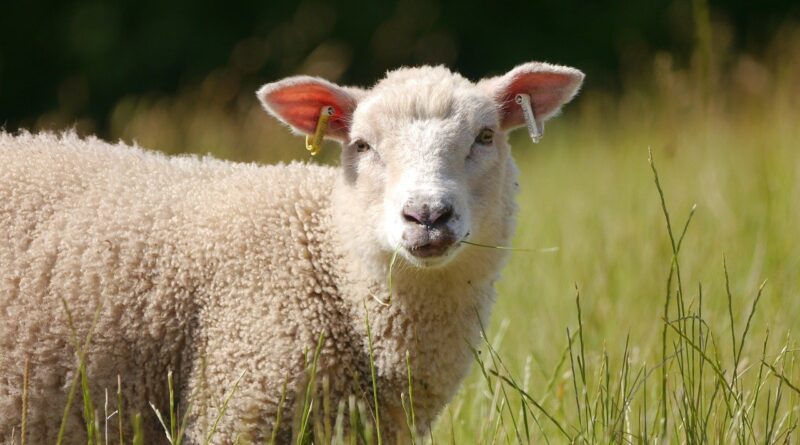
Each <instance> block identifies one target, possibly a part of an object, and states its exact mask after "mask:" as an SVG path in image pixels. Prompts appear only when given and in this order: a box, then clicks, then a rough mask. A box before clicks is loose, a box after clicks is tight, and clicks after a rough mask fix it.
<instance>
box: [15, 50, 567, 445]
mask: <svg viewBox="0 0 800 445" xmlns="http://www.w3.org/2000/svg"><path fill="white" fill-rule="evenodd" d="M582 80H583V73H581V72H580V71H578V70H576V69H574V68H568V67H563V66H558V65H551V64H547V63H540V62H531V63H526V64H523V65H520V66H518V67H516V68H514V69H512V70H511V71H509V72H508V73H506V74H504V75H501V76H498V77H493V78H488V79H484V80H481V81H479V82H475V83H473V82H471V81H469V80H467V79H465V78H464V77H462V76H460V75H459V74H456V73H453V72H451V71H450V70H448V69H447V68H445V67H441V66H438V67H430V66H423V67H416V68H401V69H397V70H395V71H391V72H389V73H387V75H386V76H385V77H384V78H383V79H382V80H380V81H379V82H378V83H377V84H376V85H375V86H374V87H373V88H371V89H360V88H353V87H341V86H338V85H336V84H334V83H331V82H328V81H326V80H324V79H320V78H315V77H308V76H296V77H290V78H287V79H284V80H281V81H278V82H274V83H270V84H267V85H265V86H264V87H263V88H261V89H260V90H259V91H258V93H257V96H258V98H259V99H260V101H261V102H262V104H263V106H264V108H265V109H266V111H267V112H268V113H269V114H271V115H272V116H274V117H276V118H277V119H278V120H280V121H281V122H283V123H285V124H286V125H288V126H289V127H290V128H291V129H292V130H293V131H294V132H296V133H299V134H301V135H303V134H305V135H312V134H314V132H315V131H316V130H317V127H318V125H319V124H320V123H321V122H323V120H322V119H320V114H321V113H330V114H331V115H330V118H329V121H328V122H327V125H326V128H323V129H324V130H325V133H324V135H325V137H327V138H329V139H332V140H335V141H338V142H339V143H341V146H342V152H341V163H340V166H338V167H328V166H320V165H314V164H309V163H297V162H295V163H290V164H288V165H273V166H261V165H253V164H239V163H232V162H226V161H221V160H215V159H211V158H209V157H189V156H178V157H166V156H164V155H161V154H156V153H154V152H149V151H145V150H142V149H140V148H138V147H136V146H133V147H132V146H128V145H125V144H124V143H117V144H109V143H106V142H103V141H101V140H98V139H96V138H86V139H82V138H80V137H78V136H76V135H75V134H73V133H64V134H52V133H39V134H30V133H26V132H23V133H20V134H17V135H12V134H9V133H6V132H2V133H0V264H2V268H1V269H0V371H1V372H2V376H3V378H2V379H0V440H8V438H9V437H10V436H11V434H12V431H15V432H16V433H19V431H20V429H21V422H22V420H21V419H22V409H21V406H22V402H23V401H22V392H23V390H25V391H26V392H27V395H26V403H27V434H28V437H27V439H28V443H47V442H49V443H52V442H54V439H55V437H56V435H57V433H58V428H59V425H60V423H61V416H62V414H63V413H62V411H63V409H64V406H65V405H66V400H67V393H68V390H69V387H70V385H71V382H72V380H73V378H75V375H76V373H77V366H76V364H77V361H78V358H77V351H76V350H77V349H79V348H80V347H81V344H82V342H83V339H84V337H85V336H86V335H87V334H88V333H90V332H92V333H93V334H92V335H93V337H92V339H91V341H90V342H88V348H87V349H86V350H85V351H84V353H85V369H86V373H87V375H88V381H89V384H90V387H91V388H90V390H91V391H90V392H91V395H92V397H93V398H94V400H95V401H97V400H103V397H104V391H109V392H111V393H112V394H113V393H115V392H116V390H117V385H118V382H119V383H120V385H121V387H120V389H121V392H122V394H123V397H124V404H123V406H124V411H123V412H124V414H125V415H124V417H125V418H124V420H125V422H126V423H127V422H128V417H127V416H128V415H129V414H131V413H134V412H137V411H138V412H141V413H142V414H143V416H144V425H143V428H144V431H145V434H146V437H148V438H149V440H154V439H156V438H163V434H164V432H163V429H162V428H161V426H160V425H159V424H158V421H157V419H156V418H155V416H154V414H153V410H152V409H150V406H149V404H150V403H152V404H153V406H155V407H158V408H159V410H160V411H161V412H166V410H167V406H168V405H167V403H168V401H167V397H168V389H167V378H166V375H167V373H168V371H169V370H171V371H172V372H173V373H174V377H175V385H176V388H177V389H176V392H177V395H176V396H177V398H178V403H179V405H180V406H183V407H184V408H185V407H186V406H189V404H191V407H192V415H191V416H190V417H189V421H188V422H189V423H188V427H187V433H186V434H187V440H188V441H189V443H202V442H203V441H204V440H205V438H206V434H207V433H208V432H209V428H210V424H211V423H213V422H215V421H216V420H217V418H219V419H218V421H219V423H218V425H217V427H216V434H215V435H214V436H213V437H212V443H231V442H233V441H234V439H235V438H237V437H238V440H239V442H240V443H248V442H257V441H263V440H266V439H269V438H270V437H271V435H272V431H273V428H277V430H276V433H277V434H278V436H277V437H278V438H279V441H280V442H282V443H283V442H287V441H288V440H289V439H290V437H291V436H292V434H293V432H292V426H291V421H286V420H284V421H283V422H282V423H280V424H277V425H276V422H275V420H276V416H277V411H278V409H279V407H280V409H283V411H284V415H283V418H284V419H287V418H288V419H291V414H287V413H291V412H292V411H293V410H294V409H296V408H297V407H298V406H299V405H301V404H302V398H303V397H304V391H305V388H306V383H307V378H308V377H307V375H308V373H307V365H306V364H307V360H308V358H309V353H314V352H315V350H316V347H317V342H318V340H319V339H320V338H321V339H322V343H321V347H320V349H319V354H318V359H317V365H316V372H317V379H319V381H322V380H326V381H327V390H328V391H329V394H330V397H331V400H332V401H333V402H332V403H333V406H334V407H336V406H337V405H336V404H337V403H338V401H340V400H347V397H348V396H349V395H350V394H355V395H357V396H359V397H362V396H364V394H371V388H372V380H371V374H370V356H371V357H372V358H373V360H374V367H375V372H376V381H377V391H378V407H379V409H380V416H381V431H382V433H383V437H384V439H385V440H386V441H387V443H393V442H394V441H396V440H397V441H400V440H402V439H400V438H401V437H406V436H407V435H408V430H407V426H406V418H405V414H404V411H403V408H402V406H401V393H403V392H405V391H407V390H408V380H407V379H408V374H407V372H408V370H407V365H406V359H407V358H408V360H409V363H410V370H411V374H412V379H413V381H412V385H413V390H414V404H415V406H414V408H415V414H416V425H417V428H418V429H419V430H420V432H425V431H426V430H427V429H428V428H430V426H431V423H432V422H433V421H434V420H435V419H436V416H437V414H438V413H439V411H440V410H441V409H442V408H443V406H444V405H445V404H446V403H447V402H448V401H449V400H450V399H451V398H452V397H453V395H454V393H455V392H456V390H457V388H458V386H459V383H460V382H461V380H462V379H463V378H464V376H465V375H466V373H467V372H468V370H469V367H470V364H471V354H470V345H474V344H476V342H477V341H478V336H479V321H478V320H479V317H480V318H483V319H486V318H488V316H489V313H490V309H491V307H492V304H493V302H494V299H495V293H494V289H493V284H494V282H495V281H496V280H497V279H498V277H499V273H500V269H501V268H502V265H503V264H504V262H505V260H506V255H507V253H506V252H505V251H503V250H497V249H483V248H478V247H474V246H469V245H465V244H464V243H462V242H461V241H472V242H475V243H482V244H491V245H507V244H509V243H510V239H511V236H512V234H513V231H514V221H515V214H516V204H515V194H516V189H517V182H516V181H517V169H516V167H515V164H514V161H513V159H512V157H511V153H510V147H509V144H508V141H507V136H508V133H509V131H510V130H512V129H514V128H516V127H519V126H522V125H524V124H525V123H526V122H525V121H526V117H525V109H524V108H525V107H521V106H519V105H518V104H517V103H515V100H514V99H515V97H517V95H520V94H523V95H527V96H526V98H527V97H529V98H530V103H531V109H530V110H529V111H531V112H532V114H531V115H532V116H533V115H535V119H537V122H535V124H536V125H534V126H533V127H534V128H536V129H539V130H540V129H541V125H542V123H543V122H544V121H545V120H547V119H549V118H550V117H552V116H553V115H555V114H556V113H557V112H558V111H559V109H560V108H561V107H562V105H564V104H565V103H566V102H568V101H569V100H571V99H572V97H573V96H574V95H575V94H576V93H577V91H578V89H579V87H580V85H581V83H582ZM331 107H332V108H331ZM528 123H529V124H530V122H528ZM390 262H393V263H394V264H393V267H392V270H391V274H392V280H387V273H388V272H389V267H390V266H389V264H390ZM390 281H391V283H392V288H391V289H390V288H389V285H388V283H389V282H390ZM95 314H96V315H97V316H96V318H95ZM367 318H368V320H367ZM367 321H369V324H370V333H371V342H370V341H369V337H368V332H367V327H366V326H367ZM370 344H371V346H372V347H371V352H370ZM26 375H27V383H26V384H23V380H24V378H25V376H26ZM118 376H119V380H118ZM234 382H236V383H235V385H234ZM234 386H235V388H236V392H235V394H233V396H232V399H231V402H230V404H229V405H228V408H227V410H226V411H224V413H221V410H222V405H223V403H222V401H223V400H224V399H225V398H226V397H227V396H228V395H229V394H230V391H231V390H232V389H233V387H234ZM282 398H285V400H283V402H281V399H282ZM364 399H366V400H367V402H371V399H370V397H369V396H368V397H364ZM79 405H80V403H75V404H73V409H72V411H71V412H69V413H68V417H67V429H66V436H65V438H66V439H65V443H78V442H80V441H85V437H84V435H85V428H84V427H83V425H84V424H83V422H84V421H83V417H82V416H83V414H82V410H81V408H80V407H79ZM125 428H126V432H127V434H130V429H129V428H130V427H129V426H126V427H125ZM294 434H297V431H295V432H294ZM128 437H130V436H128Z"/></svg>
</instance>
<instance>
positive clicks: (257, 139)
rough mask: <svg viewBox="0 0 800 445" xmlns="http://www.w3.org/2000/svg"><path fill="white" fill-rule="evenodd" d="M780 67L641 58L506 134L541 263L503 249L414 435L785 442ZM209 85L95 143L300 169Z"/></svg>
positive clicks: (792, 374) (785, 202) (788, 150)
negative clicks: (467, 339)
mask: <svg viewBox="0 0 800 445" xmlns="http://www.w3.org/2000/svg"><path fill="white" fill-rule="evenodd" d="M789 35H790V36H791V35H794V36H796V35H797V33H796V32H795V33H794V34H791V33H790V34H789ZM778 40H780V39H778ZM791 54H794V55H795V56H797V55H798V54H800V50H798V48H793V49H792V48H788V49H787V48H782V47H780V48H777V49H775V50H774V51H773V53H771V55H770V54H768V55H766V56H764V60H760V61H755V60H754V59H752V58H748V57H746V56H733V55H729V56H726V57H727V59H726V60H727V63H726V64H719V65H713V66H712V65H710V64H708V63H707V64H706V65H703V64H702V63H700V64H699V65H693V66H694V67H695V68H691V69H687V70H683V71H681V70H678V69H674V68H672V65H671V62H670V59H669V57H667V56H664V57H661V58H659V57H656V59H655V62H656V63H655V65H654V68H652V70H651V69H649V68H648V70H647V71H646V72H647V73H648V74H647V76H649V77H650V80H648V81H646V82H640V83H636V84H631V85H629V86H628V87H626V88H625V89H624V92H622V93H619V94H613V95H612V94H605V93H602V92H599V91H595V90H592V89H591V85H590V87H589V88H588V89H587V91H586V93H585V94H583V95H582V96H580V97H578V98H577V99H576V102H575V104H573V105H570V106H568V107H567V110H566V112H565V114H564V116H563V117H561V118H559V119H556V120H555V121H553V122H552V123H551V124H549V125H548V127H547V131H546V135H545V138H544V140H543V142H542V143H541V144H539V145H536V146H533V145H531V143H530V142H529V141H528V140H527V138H526V137H525V135H524V134H523V133H524V132H522V131H520V132H518V133H516V134H515V135H514V136H513V142H514V143H513V145H514V151H515V156H516V159H517V161H518V164H519V167H520V171H521V178H520V183H521V188H522V190H521V193H520V195H519V197H518V198H519V205H520V217H519V220H518V230H517V236H516V238H515V240H514V246H515V247H519V248H528V249H544V250H545V251H543V252H514V253H513V256H512V260H511V261H510V263H509V265H508V267H507V268H506V270H505V272H504V275H503V279H502V280H501V281H500V282H499V283H498V286H497V287H498V295H499V297H498V303H497V305H496V308H495V311H494V313H493V317H492V319H491V320H486V334H487V335H486V336H487V342H486V344H484V345H483V347H482V350H481V351H482V352H481V353H480V354H478V358H479V363H478V364H476V366H475V368H474V370H473V372H472V374H471V376H470V377H469V378H468V380H467V381H466V382H465V384H464V385H463V387H462V390H461V392H460V393H459V395H458V396H457V397H456V399H455V400H454V401H453V402H452V403H451V404H450V405H449V406H448V407H447V408H446V409H445V410H444V412H443V414H442V417H441V418H440V420H439V421H438V423H437V425H436V428H435V431H434V432H433V433H432V435H431V437H429V438H428V439H427V440H432V441H433V442H435V443H458V444H462V443H541V442H550V443H568V442H573V443H656V442H657V441H658V438H663V442H664V443H701V442H711V443H797V441H798V436H800V431H798V430H797V426H798V422H799V421H800V389H798V387H799V386H800V363H797V360H798V358H800V354H798V341H797V339H796V337H795V335H796V332H795V331H794V330H793V328H795V327H796V326H797V319H798V316H799V315H800V237H799V236H798V227H800V205H799V204H800V125H799V123H800V87H798V85H797V84H796V79H798V78H800V65H798V63H797V60H800V58H798V57H790V55H791ZM792 61H793V62H792ZM697 66H700V68H697ZM703 66H706V68H707V69H706V70H705V71H704V70H703V69H702V67H703ZM709 66H711V67H712V68H713V67H716V69H715V70H711V71H709V70H708V67H709ZM723 67H724V69H723ZM726 70H727V71H726ZM723 71H725V72H726V74H725V75H721V74H719V73H721V72H723ZM714 73H716V74H714ZM217 77H219V78H224V77H225V76H217ZM217 77H214V76H211V77H210V78H209V79H210V80H208V82H207V84H205V85H204V87H203V89H200V90H198V91H199V92H197V93H194V92H191V93H189V92H187V93H184V94H183V95H181V96H179V97H178V98H173V99H153V98H149V99H148V98H145V99H142V98H129V99H126V100H123V101H121V102H120V105H119V106H118V107H117V110H116V111H115V113H114V115H113V117H112V121H111V124H112V125H111V127H112V130H111V131H112V134H113V135H114V136H115V137H123V138H125V139H128V140H131V139H136V140H138V141H139V142H140V143H141V144H142V145H144V146H148V147H155V148H159V149H162V150H164V151H168V152H173V151H177V149H178V147H193V149H194V151H198V152H202V153H206V152H212V153H214V154H216V155H218V156H221V157H226V158H230V159H237V160H256V161H275V160H287V159H291V158H303V157H304V156H305V155H304V153H303V150H302V141H301V140H300V139H299V138H294V137H292V136H290V135H289V134H288V132H287V131H285V130H283V129H282V128H280V127H279V126H278V125H277V124H274V123H272V122H271V121H269V120H268V119H267V118H264V117H263V115H262V112H261V111H260V110H259V109H258V108H257V107H255V106H253V103H252V100H251V99H244V100H237V99H235V98H233V99H232V98H231V97H227V96H225V97H227V98H226V99H221V100H217V99H216V98H218V97H220V95H222V94H223V93H220V91H223V90H224V88H223V86H224V85H223V84H222V83H220V81H219V79H218V78H217ZM226 94H227V93H226ZM243 97H244V96H243ZM247 97H249V96H247ZM275 146H280V147H284V148H283V149H282V150H281V151H274V149H273V148H268V147H275ZM650 150H652V156H653V159H654V161H655V166H656V167H657V169H658V175H659V180H660V186H661V187H662V188H663V193H661V194H660V193H659V189H658V188H657V185H656V182H655V176H654V171H653V169H652V168H651V164H650V163H649V161H648V159H649V151H650ZM337 151H338V150H335V149H334V150H327V153H326V154H325V157H323V158H322V162H335V153H336V152H337ZM662 198H663V199H664V201H665V205H666V210H668V214H669V223H670V226H669V227H671V229H670V228H669V227H668V225H667V217H666V215H665V211H664V210H665V208H664V207H662ZM692 209H694V211H693V213H692ZM690 215H692V219H691V223H690V224H689V225H688V228H687V230H686V231H685V237H684V236H682V234H683V233H684V232H683V231H684V227H685V225H686V221H687V219H688V218H689V217H690ZM679 244H680V250H679V253H678V255H677V259H676V260H675V261H673V258H674V256H673V253H674V251H675V250H677V249H678V245H679ZM551 247H557V248H558V249H557V250H555V249H546V248H551ZM673 249H675V250H673ZM765 281H766V284H764V285H763V291H760V289H761V286H762V284H763V283H764V282H765ZM578 293H579V294H580V310H579V307H578V304H577V303H578V301H577V298H576V296H577V294H578ZM756 302H757V305H756V304H755V303H756ZM754 306H755V307H754ZM570 339H571V341H570ZM231 403H235V400H234V401H232V402H231Z"/></svg>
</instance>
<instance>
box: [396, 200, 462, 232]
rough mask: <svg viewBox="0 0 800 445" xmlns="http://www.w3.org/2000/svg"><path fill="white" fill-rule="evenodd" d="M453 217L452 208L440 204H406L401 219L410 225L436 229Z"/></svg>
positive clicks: (411, 202) (442, 203)
mask: <svg viewBox="0 0 800 445" xmlns="http://www.w3.org/2000/svg"><path fill="white" fill-rule="evenodd" d="M452 216H453V206H452V205H451V204H449V203H445V202H440V203H435V204H429V203H422V204H419V203H416V202H414V201H409V202H406V204H405V205H404V206H403V219H405V220H406V221H408V222H409V223H412V224H419V225H422V226H426V227H436V226H442V225H444V224H447V222H448V221H449V220H450V218H451V217H452Z"/></svg>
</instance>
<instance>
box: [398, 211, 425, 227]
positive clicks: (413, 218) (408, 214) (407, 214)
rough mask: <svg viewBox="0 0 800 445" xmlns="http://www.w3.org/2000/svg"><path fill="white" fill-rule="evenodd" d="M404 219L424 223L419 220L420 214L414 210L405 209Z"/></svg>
mask: <svg viewBox="0 0 800 445" xmlns="http://www.w3.org/2000/svg"><path fill="white" fill-rule="evenodd" d="M403 219H404V220H406V221H407V222H410V223H415V224H424V223H423V222H422V221H420V220H419V217H418V216H416V215H415V214H414V213H412V212H409V211H407V210H406V209H403Z"/></svg>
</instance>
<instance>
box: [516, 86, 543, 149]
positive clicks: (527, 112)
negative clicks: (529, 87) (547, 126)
mask: <svg viewBox="0 0 800 445" xmlns="http://www.w3.org/2000/svg"><path fill="white" fill-rule="evenodd" d="M514 102H516V103H517V104H519V106H520V108H522V116H523V117H524V118H525V124H526V125H527V126H528V134H530V135H531V140H532V141H533V143H534V144H536V143H538V142H539V140H541V139H542V135H543V134H544V122H537V121H536V116H535V115H534V114H533V107H531V97H530V96H528V95H527V94H517V95H516V97H514Z"/></svg>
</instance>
